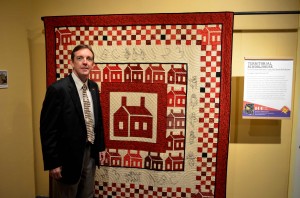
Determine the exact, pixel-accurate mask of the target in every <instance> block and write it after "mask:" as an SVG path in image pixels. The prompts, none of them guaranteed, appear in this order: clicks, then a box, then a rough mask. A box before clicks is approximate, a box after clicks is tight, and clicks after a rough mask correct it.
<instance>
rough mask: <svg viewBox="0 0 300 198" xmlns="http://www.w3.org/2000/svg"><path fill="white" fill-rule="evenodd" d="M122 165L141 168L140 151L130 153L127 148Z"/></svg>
mask: <svg viewBox="0 0 300 198" xmlns="http://www.w3.org/2000/svg"><path fill="white" fill-rule="evenodd" d="M124 166H126V167H132V168H142V167H143V158H142V157H141V155H140V151H137V153H131V152H130V150H128V152H127V154H126V155H125V156H124Z"/></svg>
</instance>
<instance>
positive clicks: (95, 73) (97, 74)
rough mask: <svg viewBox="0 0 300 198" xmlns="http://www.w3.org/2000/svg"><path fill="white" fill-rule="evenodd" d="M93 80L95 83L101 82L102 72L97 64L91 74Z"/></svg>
mask: <svg viewBox="0 0 300 198" xmlns="http://www.w3.org/2000/svg"><path fill="white" fill-rule="evenodd" d="M89 77H90V79H91V80H93V81H95V82H101V71H100V69H99V67H98V65H97V64H95V65H94V66H93V68H92V70H91V72H90V74H89Z"/></svg>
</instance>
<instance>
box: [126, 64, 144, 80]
mask: <svg viewBox="0 0 300 198" xmlns="http://www.w3.org/2000/svg"><path fill="white" fill-rule="evenodd" d="M143 80H144V70H143V69H142V68H141V66H140V64H129V65H128V66H127V67H126V68H125V70H124V81H125V82H137V83H143Z"/></svg>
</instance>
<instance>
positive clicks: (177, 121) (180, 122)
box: [167, 109, 185, 129]
mask: <svg viewBox="0 0 300 198" xmlns="http://www.w3.org/2000/svg"><path fill="white" fill-rule="evenodd" d="M184 128H185V115H184V112H183V110H181V111H180V112H179V113H174V112H173V109H171V113H170V114H169V115H168V116H167V129H184Z"/></svg>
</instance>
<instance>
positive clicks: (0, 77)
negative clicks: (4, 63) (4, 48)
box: [0, 70, 8, 89]
mask: <svg viewBox="0 0 300 198" xmlns="http://www.w3.org/2000/svg"><path fill="white" fill-rule="evenodd" d="M7 76H8V73H7V71H6V70H0V89H3V88H8V77H7Z"/></svg>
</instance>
